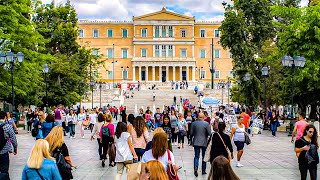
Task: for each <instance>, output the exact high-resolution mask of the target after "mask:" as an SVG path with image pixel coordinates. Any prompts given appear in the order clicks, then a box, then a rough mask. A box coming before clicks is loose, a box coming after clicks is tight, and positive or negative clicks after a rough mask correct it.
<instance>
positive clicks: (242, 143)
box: [234, 141, 244, 151]
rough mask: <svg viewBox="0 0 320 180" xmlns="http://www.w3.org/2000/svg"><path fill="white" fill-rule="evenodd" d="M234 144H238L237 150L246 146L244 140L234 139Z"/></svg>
mask: <svg viewBox="0 0 320 180" xmlns="http://www.w3.org/2000/svg"><path fill="white" fill-rule="evenodd" d="M234 144H235V145H236V146H237V151H240V150H242V149H243V147H244V142H240V141H234Z"/></svg>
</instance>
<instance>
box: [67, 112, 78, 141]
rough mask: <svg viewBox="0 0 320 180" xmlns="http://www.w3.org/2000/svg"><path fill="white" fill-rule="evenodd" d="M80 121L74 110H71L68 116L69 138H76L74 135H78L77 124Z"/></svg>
mask: <svg viewBox="0 0 320 180" xmlns="http://www.w3.org/2000/svg"><path fill="white" fill-rule="evenodd" d="M77 121H78V117H77V115H76V114H74V112H73V110H72V109H70V111H69V114H68V115H67V122H68V126H69V132H70V134H69V138H74V135H75V134H76V123H77Z"/></svg>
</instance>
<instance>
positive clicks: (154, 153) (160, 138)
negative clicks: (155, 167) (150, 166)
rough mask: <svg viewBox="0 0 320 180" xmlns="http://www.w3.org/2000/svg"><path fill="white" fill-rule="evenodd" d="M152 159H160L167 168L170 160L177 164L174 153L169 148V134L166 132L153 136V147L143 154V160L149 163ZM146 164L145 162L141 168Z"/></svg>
mask: <svg viewBox="0 0 320 180" xmlns="http://www.w3.org/2000/svg"><path fill="white" fill-rule="evenodd" d="M169 157H170V158H169ZM152 160H158V161H160V162H161V163H162V165H163V166H164V168H165V169H166V170H167V167H168V162H169V161H171V162H172V163H173V164H175V163H174V156H173V153H172V152H171V151H170V150H168V135H167V134H166V133H164V132H160V133H157V134H155V135H154V136H153V138H152V149H150V150H148V151H146V152H145V153H144V154H143V156H142V160H141V162H143V163H147V162H149V161H152ZM144 166H145V165H144V164H143V165H142V168H141V169H144Z"/></svg>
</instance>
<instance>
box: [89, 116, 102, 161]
mask: <svg viewBox="0 0 320 180" xmlns="http://www.w3.org/2000/svg"><path fill="white" fill-rule="evenodd" d="M105 121H106V118H105V116H104V115H103V114H101V113H100V114H99V116H98V122H96V123H95V124H94V126H93V129H92V134H91V141H92V140H93V139H94V137H97V141H98V146H99V149H98V153H99V157H100V160H102V143H101V142H100V138H101V137H100V135H99V133H100V129H101V126H102V125H103V124H104V123H105Z"/></svg>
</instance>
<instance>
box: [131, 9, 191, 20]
mask: <svg viewBox="0 0 320 180" xmlns="http://www.w3.org/2000/svg"><path fill="white" fill-rule="evenodd" d="M133 20H134V21H141V20H142V21H145V20H175V21H194V17H190V16H185V15H182V14H178V13H175V12H171V11H168V10H166V8H162V10H161V11H158V12H154V13H150V14H146V15H142V16H137V17H133Z"/></svg>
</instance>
